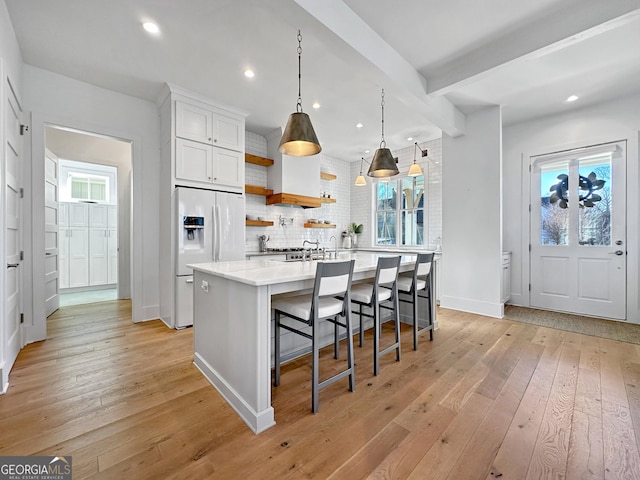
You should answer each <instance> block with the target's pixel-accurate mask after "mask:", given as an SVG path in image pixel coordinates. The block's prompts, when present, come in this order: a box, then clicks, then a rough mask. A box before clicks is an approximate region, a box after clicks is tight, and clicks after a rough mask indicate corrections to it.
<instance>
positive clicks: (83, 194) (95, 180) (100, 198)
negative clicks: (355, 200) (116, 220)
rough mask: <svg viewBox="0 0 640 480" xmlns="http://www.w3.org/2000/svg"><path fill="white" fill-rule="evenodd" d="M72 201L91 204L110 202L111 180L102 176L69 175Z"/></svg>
mask: <svg viewBox="0 0 640 480" xmlns="http://www.w3.org/2000/svg"><path fill="white" fill-rule="evenodd" d="M69 181H70V184H71V199H72V200H84V201H89V202H108V201H109V194H108V192H109V178H108V177H103V176H100V175H88V174H78V173H71V174H69Z"/></svg>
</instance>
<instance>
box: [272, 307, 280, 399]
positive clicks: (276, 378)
mask: <svg viewBox="0 0 640 480" xmlns="http://www.w3.org/2000/svg"><path fill="white" fill-rule="evenodd" d="M274 334H275V348H274V352H273V355H274V359H273V363H274V375H273V386H274V387H277V386H279V385H280V312H279V311H278V310H276V319H275V328H274Z"/></svg>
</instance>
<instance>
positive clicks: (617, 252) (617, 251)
mask: <svg viewBox="0 0 640 480" xmlns="http://www.w3.org/2000/svg"><path fill="white" fill-rule="evenodd" d="M623 254H624V252H623V251H622V250H616V251H615V252H609V255H623Z"/></svg>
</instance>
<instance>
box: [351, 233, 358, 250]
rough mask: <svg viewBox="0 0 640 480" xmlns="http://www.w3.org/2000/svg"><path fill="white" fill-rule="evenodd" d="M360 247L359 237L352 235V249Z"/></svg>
mask: <svg viewBox="0 0 640 480" xmlns="http://www.w3.org/2000/svg"><path fill="white" fill-rule="evenodd" d="M357 246H358V235H357V234H355V233H352V234H351V248H356V247H357Z"/></svg>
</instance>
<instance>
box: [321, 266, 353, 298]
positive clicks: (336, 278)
mask: <svg viewBox="0 0 640 480" xmlns="http://www.w3.org/2000/svg"><path fill="white" fill-rule="evenodd" d="M354 262H355V260H348V261H346V262H318V266H317V269H316V280H315V284H314V287H313V296H314V298H318V297H328V296H332V297H333V296H343V295H345V294H346V293H348V292H349V291H350V289H351V279H352V277H353V264H354Z"/></svg>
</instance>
